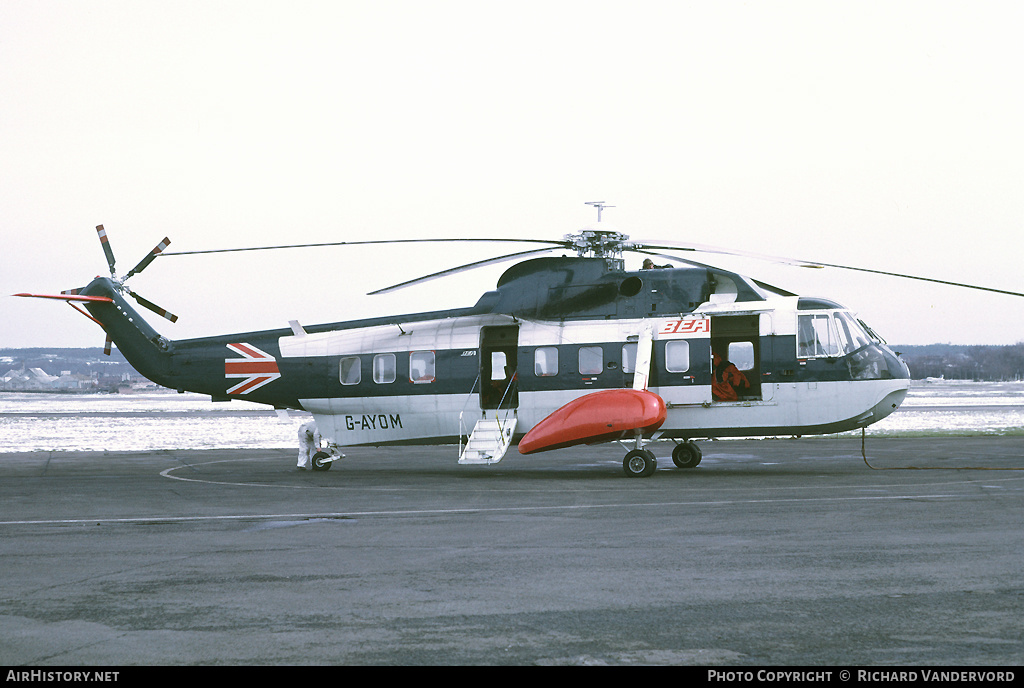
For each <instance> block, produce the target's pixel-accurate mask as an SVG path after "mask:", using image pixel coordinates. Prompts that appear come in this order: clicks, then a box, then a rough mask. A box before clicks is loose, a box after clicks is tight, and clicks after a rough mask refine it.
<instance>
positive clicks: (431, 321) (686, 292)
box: [17, 201, 1024, 477]
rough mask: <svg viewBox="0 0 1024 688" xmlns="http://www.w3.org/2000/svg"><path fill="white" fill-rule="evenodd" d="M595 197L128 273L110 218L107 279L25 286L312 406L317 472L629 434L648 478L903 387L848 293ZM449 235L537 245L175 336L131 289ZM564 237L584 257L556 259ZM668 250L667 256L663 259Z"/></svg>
mask: <svg viewBox="0 0 1024 688" xmlns="http://www.w3.org/2000/svg"><path fill="white" fill-rule="evenodd" d="M587 205H590V206H593V207H594V208H596V210H597V215H598V218H597V220H598V221H597V223H596V224H594V225H590V226H588V227H586V228H584V229H583V230H581V231H580V232H578V233H575V234H567V235H565V236H564V237H563V238H562V239H560V240H545V239H537V240H534V239H402V240H392V241H388V240H378V241H359V242H333V243H330V244H305V245H292V246H288V247H280V246H275V247H257V248H254V249H220V250H218V251H189V252H181V253H178V254H172V253H169V252H167V251H166V249H167V247H168V245H169V244H170V240H169V239H168V238H165V239H164V240H163V241H161V242H160V243H159V244H158V245H157V246H156V247H155V248H154V249H153V251H151V252H150V253H149V254H147V255H146V257H145V258H143V260H142V261H140V262H139V264H138V265H136V266H135V267H134V268H132V270H130V271H129V272H128V273H126V274H125V275H124V276H123V277H121V276H118V274H117V272H116V269H115V265H116V263H115V259H114V254H113V251H112V249H111V247H110V242H109V240H108V238H107V235H106V231H105V229H104V228H103V226H102V225H99V226H98V227H97V233H98V236H99V239H100V242H101V246H102V249H103V251H104V255H105V257H106V259H107V264H108V267H109V268H110V277H105V276H99V277H96V278H95V279H94V280H93V281H92V282H90V283H89V284H88V285H87V286H85V287H83V288H80V289H74V290H69V291H65V292H61V293H60V294H54V295H48V294H17V296H25V297H36V298H48V299H58V300H64V301H66V302H68V303H69V304H71V305H72V306H73V307H74V308H75V309H76V310H78V311H80V312H81V313H82V314H84V315H85V316H86V317H88V318H90V319H91V320H93V321H94V322H96V323H97V324H98V325H100V327H102V328H103V330H104V331H105V332H106V335H107V340H106V345H105V351H106V352H107V353H109V351H110V347H111V343H112V342H113V343H116V345H117V347H118V349H119V350H120V351H121V352H122V353H123V354H124V356H125V358H126V359H127V360H128V361H129V363H131V365H132V366H133V367H134V368H135V369H136V370H137V371H138V372H139V373H140V374H142V375H143V376H145V377H146V378H148V379H150V380H152V381H153V382H156V383H157V384H159V385H162V386H164V387H168V388H170V389H174V390H177V391H178V392H181V393H183V392H186V391H188V392H195V393H199V394H203V395H209V396H210V398H211V400H212V401H229V400H232V399H244V400H247V401H251V402H256V403H260V404H266V405H268V406H272V407H274V408H275V409H279V410H285V411H286V410H302V411H306V412H309V413H310V414H312V416H313V419H314V421H315V422H316V425H317V429H318V431H319V433H320V435H321V436H322V437H323V439H324V441H325V442H326V446H324V447H323V450H322V451H319V452H317V453H316V455H315V456H314V457H313V468H314V470H321V471H322V470H327V469H329V468H330V467H331V465H332V464H333V463H334V462H335V461H337V460H339V459H340V458H342V457H343V456H344V455H343V453H342V451H341V450H342V448H343V447H349V446H359V445H371V446H402V445H422V444H452V445H454V444H456V443H457V444H458V447H459V458H458V462H459V464H464V465H465V464H484V465H490V464H495V463H498V462H499V461H501V460H502V459H503V458H504V457H505V456H506V454H507V452H508V451H509V449H510V448H511V447H512V446H517V449H518V452H519V453H520V454H522V455H529V454H533V453H537V452H543V451H550V450H556V449H560V448H564V447H570V446H576V445H584V444H598V443H607V442H619V443H620V444H622V445H623V446H624V448H625V449H626V450H627V451H626V453H625V456H624V458H623V461H622V467H623V471H624V473H625V474H626V475H627V476H630V477H647V476H650V475H652V474H653V473H654V472H655V470H656V468H657V457H656V456H655V454H654V452H653V451H652V449H651V446H652V445H653V444H654V443H655V442H659V441H666V442H668V441H670V442H672V443H673V445H674V446H673V448H672V450H671V459H672V462H673V464H674V465H675V466H676V467H678V468H681V469H692V468H695V467H696V466H697V465H698V464H699V463H700V462H701V459H702V450H701V448H700V445H699V444H698V443H697V442H698V441H699V440H709V439H717V438H735V437H756V436H778V435H787V436H788V435H797V436H803V435H815V434H830V433H838V432H844V431H849V430H856V429H860V428H864V427H866V426H868V425H870V424H872V423H875V422H878V421H879V420H881V419H883V418H885V417H886V416H888V415H889V414H891V413H893V412H894V411H896V410H897V409H898V408H899V406H900V405H901V403H902V402H903V400H904V399H905V397H906V395H907V391H908V389H909V387H910V371H909V369H908V367H907V365H906V363H905V362H904V361H903V360H902V359H901V358H900V357H899V355H898V354H897V353H896V352H894V351H893V350H892V349H891V348H890V347H889V346H888V345H887V344H886V343H885V341H884V340H883V339H882V338H881V337H879V336H878V335H877V334H876V333H875V332H874V331H873V330H872V329H871V328H870V327H868V326H867V325H866V324H865V323H863V322H862V321H861V320H859V319H858V318H857V317H856V316H855V315H854V313H852V312H851V311H850V310H849V309H847V308H845V307H843V306H842V305H840V304H838V303H836V302H834V301H831V300H828V299H824V298H817V297H808V296H800V295H798V294H795V293H792V292H789V291H787V290H784V289H780V288H778V287H775V286H772V285H770V284H767V283H765V282H762V281H760V280H757V279H753V278H750V277H747V276H744V275H741V274H739V273H735V272H731V271H728V270H724V269H720V268H717V267H714V266H712V265H708V264H705V263H701V262H697V261H694V260H692V259H690V258H688V257H681V256H679V255H676V253H683V254H693V253H694V252H697V251H706V252H718V253H732V254H736V255H751V254H746V253H743V252H737V251H730V250H726V249H718V248H714V247H705V246H699V245H694V244H689V245H686V244H672V243H669V242H660V243H659V242H655V243H650V242H641V241H631V240H630V239H629V236H628V235H625V234H622V233H621V232H618V231H617V230H615V229H614V228H612V227H611V226H610V225H608V224H607V223H603V222H602V217H601V215H602V211H603V210H605V209H606V208H610V207H613V206H610V205H608V204H606V203H604V202H603V201H592V202H588V203H587ZM444 241H499V242H500V241H504V242H525V243H532V244H539V245H540V246H537V247H534V248H528V249H525V250H520V251H516V252H513V253H508V254H504V255H501V256H497V257H494V258H489V259H486V260H480V261H476V262H474V263H469V264H466V265H462V266H458V267H456V268H450V269H446V270H442V271H439V272H435V273H432V274H430V275H425V276H422V277H418V278H416V279H412V280H408V281H405V282H402V283H399V284H395V285H392V286H390V287H385V288H383V289H378V290H376V291H374V292H371V294H378V293H386V292H390V291H393V290H397V289H402V288H407V287H411V286H414V285H416V284H420V283H422V282H424V281H427V280H433V279H439V278H443V277H445V276H447V275H451V274H454V273H456V272H459V271H463V270H469V269H473V268H477V267H481V266H483V265H491V264H496V263H499V262H505V261H512V260H518V261H519V262H517V263H516V264H514V265H513V266H512V267H510V268H508V269H506V270H505V272H504V273H503V274H502V275H501V277H500V278H499V279H498V282H497V285H496V288H495V289H493V290H490V291H487V292H485V293H484V294H482V295H481V296H480V298H479V299H478V300H477V302H476V303H475V304H474V305H472V306H467V307H464V308H460V309H455V310H445V311H432V312H422V313H410V314H404V315H395V316H386V317H376V318H369V319H360V320H352V321H343V322H334V323H328V324H321V325H313V326H304V325H302V324H300V323H299V322H297V321H291V322H290V323H289V326H288V327H287V328H280V329H272V330H263V331H255V332H247V333H241V334H231V335H222V336H212V337H201V338H196V339H182V340H171V339H168V338H166V337H164V336H163V335H161V334H160V333H159V332H157V330H155V329H154V328H153V327H152V326H151V325H150V324H149V323H148V322H147V321H146V320H145V319H144V318H143V317H142V316H141V315H140V314H139V313H138V311H136V310H135V309H134V308H133V307H132V306H131V305H130V304H129V302H128V301H127V299H126V297H129V296H130V297H132V298H133V299H135V300H136V301H137V302H138V303H139V304H140V305H141V306H142V307H144V308H145V309H148V310H150V311H152V312H154V313H157V314H158V315H160V316H162V317H164V318H166V319H168V320H170V321H171V322H174V321H176V320H177V316H176V315H174V314H172V313H170V312H168V311H166V310H165V309H163V308H161V307H160V306H158V305H156V304H154V303H152V302H151V301H148V300H146V299H145V298H143V297H142V296H140V295H138V294H137V293H135V292H134V291H132V290H131V289H129V288H128V286H127V284H126V282H127V280H128V279H129V278H130V277H132V276H133V275H136V274H138V273H140V272H142V271H143V270H144V269H146V268H147V267H148V266H149V265H150V264H151V263H152V262H153V261H154V260H155V259H156V258H157V257H160V256H166V255H188V254H195V253H217V252H223V251H232V250H259V249H263V248H267V249H272V248H295V247H297V246H307V247H314V246H345V245H355V244H368V243H369V244H383V243H409V242H444ZM556 250H562V251H563V252H565V251H568V252H570V253H572V252H574V253H575V255H564V254H563V255H561V256H542V255H540V254H543V253H550V252H552V251H556ZM625 252H635V253H640V254H643V255H646V256H648V258H647V260H646V261H645V263H644V267H643V268H641V269H640V270H627V269H626V268H625V263H624V259H623V254H624V253H625ZM758 257H761V256H758ZM654 258H658V259H659V260H669V261H670V264H667V265H661V266H656V265H654V264H653V260H654ZM769 258H770V259H772V260H779V261H784V262H790V263H792V264H794V265H798V266H804V267H815V268H820V267H835V268H843V269H852V270H862V268H856V267H849V266H842V265H834V264H829V263H817V262H814V261H791V260H788V259H781V258H774V257H769ZM865 271H866V272H879V271H875V270H865ZM880 274H886V275H895V276H898V277H907V278H909V279H922V280H925V281H931V282H943V281H942V280H934V279H930V278H922V277H914V276H911V275H897V274H896V273H880ZM943 283H945V284H956V283H950V282H943ZM956 286H963V287H969V288H976V289H985V290H987V291H998V292H1001V293H1008V294H1014V295H1017V296H1024V294H1016V293H1015V292H1005V291H1002V290H996V289H988V288H986V287H976V286H974V285H964V284H957V285H956Z"/></svg>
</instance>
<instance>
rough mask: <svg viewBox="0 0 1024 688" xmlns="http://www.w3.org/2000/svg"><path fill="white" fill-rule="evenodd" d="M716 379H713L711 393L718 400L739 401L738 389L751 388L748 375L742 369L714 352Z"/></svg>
mask: <svg viewBox="0 0 1024 688" xmlns="http://www.w3.org/2000/svg"><path fill="white" fill-rule="evenodd" d="M713 362H714V371H713V372H714V379H713V380H712V381H711V393H712V396H713V397H714V399H715V400H716V401H738V400H739V394H738V393H737V391H736V390H737V389H739V388H740V387H746V388H748V389H749V388H750V382H749V381H748V380H747V376H746V375H744V374H743V373H742V372H740V369H739V368H737V367H736V366H735V365H733V364H732V363H731V362H729V361H728V360H726V359H724V358H722V356H721V355H720V354H717V353H716V354H714V361H713Z"/></svg>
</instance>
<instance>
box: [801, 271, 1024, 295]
mask: <svg viewBox="0 0 1024 688" xmlns="http://www.w3.org/2000/svg"><path fill="white" fill-rule="evenodd" d="M818 265H821V266H822V267H826V268H838V269H840V270H856V271H857V272H870V273H872V274H874V275H887V276H889V277H901V278H903V279H912V280H920V281H921V282H933V283H935V284H947V285H949V286H951V287H962V288H964V289H978V290H980V291H990V292H994V293H996V294H1007V295H1009V296H1024V293H1021V292H1017V291H1007V290H1006V289H995V288H993V287H982V286H978V285H977V284H964V283H963V282H950V281H949V280H941V279H935V278H933V277H919V276H917V275H904V274H902V273H899V272H886V271H884V270H872V269H870V268H856V267H852V266H849V265H834V264H832V263H818Z"/></svg>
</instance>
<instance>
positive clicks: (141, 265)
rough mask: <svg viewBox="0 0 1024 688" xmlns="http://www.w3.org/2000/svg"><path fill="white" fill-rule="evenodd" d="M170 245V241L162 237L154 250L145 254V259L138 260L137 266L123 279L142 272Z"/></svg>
mask: <svg viewBox="0 0 1024 688" xmlns="http://www.w3.org/2000/svg"><path fill="white" fill-rule="evenodd" d="M170 243H171V240H170V239H168V238H167V237H164V240H163V241H161V242H160V243H159V244H157V245H156V248H154V249H153V250H152V251H150V252H149V253H148V254H146V257H145V258H143V259H142V260H140V261H139V264H138V265H136V266H135V267H133V268H132V269H131V270H130V271H129V272H128V274H127V275H125V276H124V278H125V279H128V278H129V277H131V276H132V275H137V274H139V273H140V272H142V271H143V270H145V269H146V266H147V265H149V264H150V263H152V262H153V260H155V259H156V257H157V256H159V255H160V254H161V253H163V252H164V250H165V249H166V248H167V246H168V244H170Z"/></svg>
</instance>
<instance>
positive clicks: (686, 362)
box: [665, 339, 690, 373]
mask: <svg viewBox="0 0 1024 688" xmlns="http://www.w3.org/2000/svg"><path fill="white" fill-rule="evenodd" d="M689 369H690V342H688V341H686V340H685V339H676V340H673V341H670V342H665V370H667V371H668V372H670V373H685V372H686V371H687V370H689Z"/></svg>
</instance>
